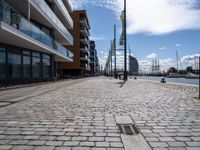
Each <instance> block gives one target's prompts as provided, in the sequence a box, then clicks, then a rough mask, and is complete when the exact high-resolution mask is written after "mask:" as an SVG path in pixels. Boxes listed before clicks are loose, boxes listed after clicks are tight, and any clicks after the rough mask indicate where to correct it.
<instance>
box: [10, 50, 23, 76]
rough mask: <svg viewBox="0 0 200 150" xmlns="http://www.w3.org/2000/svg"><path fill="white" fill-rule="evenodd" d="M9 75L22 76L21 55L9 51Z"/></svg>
mask: <svg viewBox="0 0 200 150" xmlns="http://www.w3.org/2000/svg"><path fill="white" fill-rule="evenodd" d="M8 75H9V77H10V78H20V77H21V55H20V54H19V53H14V52H8Z"/></svg>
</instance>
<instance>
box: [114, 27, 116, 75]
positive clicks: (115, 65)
mask: <svg viewBox="0 0 200 150" xmlns="http://www.w3.org/2000/svg"><path fill="white" fill-rule="evenodd" d="M114 51H115V78H116V75H117V54H116V51H117V50H116V25H114Z"/></svg>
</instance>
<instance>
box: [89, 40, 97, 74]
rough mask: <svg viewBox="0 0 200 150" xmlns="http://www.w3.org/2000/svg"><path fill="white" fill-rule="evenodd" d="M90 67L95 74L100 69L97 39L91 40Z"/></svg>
mask: <svg viewBox="0 0 200 150" xmlns="http://www.w3.org/2000/svg"><path fill="white" fill-rule="evenodd" d="M90 69H91V75H93V76H94V75H95V74H96V73H97V72H98V71H99V59H98V56H97V50H96V45H95V41H90Z"/></svg>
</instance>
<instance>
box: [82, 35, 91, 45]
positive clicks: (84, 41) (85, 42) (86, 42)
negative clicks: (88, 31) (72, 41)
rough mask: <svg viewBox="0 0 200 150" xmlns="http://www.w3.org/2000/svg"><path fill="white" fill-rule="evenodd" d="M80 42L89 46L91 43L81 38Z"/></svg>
mask: <svg viewBox="0 0 200 150" xmlns="http://www.w3.org/2000/svg"><path fill="white" fill-rule="evenodd" d="M80 42H82V43H83V44H85V45H88V44H89V42H90V41H89V39H88V38H86V37H81V39H80Z"/></svg>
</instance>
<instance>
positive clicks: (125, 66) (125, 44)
mask: <svg viewBox="0 0 200 150" xmlns="http://www.w3.org/2000/svg"><path fill="white" fill-rule="evenodd" d="M126 38H127V36H126V0H124V81H127V80H128V77H127V60H126V59H127V58H126V51H127V41H126V40H127V39H126Z"/></svg>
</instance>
